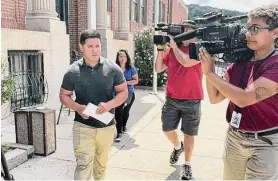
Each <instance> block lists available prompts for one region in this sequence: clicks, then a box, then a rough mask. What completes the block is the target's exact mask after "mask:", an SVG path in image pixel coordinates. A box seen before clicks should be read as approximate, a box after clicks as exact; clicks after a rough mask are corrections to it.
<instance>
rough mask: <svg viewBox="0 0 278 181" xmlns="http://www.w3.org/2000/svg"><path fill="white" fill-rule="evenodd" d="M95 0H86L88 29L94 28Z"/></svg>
mask: <svg viewBox="0 0 278 181" xmlns="http://www.w3.org/2000/svg"><path fill="white" fill-rule="evenodd" d="M96 9H97V8H96V0H88V8H87V10H88V29H94V30H95V29H96Z"/></svg>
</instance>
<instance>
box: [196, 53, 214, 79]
mask: <svg viewBox="0 0 278 181" xmlns="http://www.w3.org/2000/svg"><path fill="white" fill-rule="evenodd" d="M199 51H200V53H199V57H200V58H199V59H200V61H201V65H202V71H203V73H204V74H205V75H206V74H208V73H211V72H214V60H213V58H212V57H211V56H210V54H209V53H208V52H207V51H206V49H205V48H200V49H199Z"/></svg>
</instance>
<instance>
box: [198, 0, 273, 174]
mask: <svg viewBox="0 0 278 181" xmlns="http://www.w3.org/2000/svg"><path fill="white" fill-rule="evenodd" d="M247 30H248V32H247V33H246V38H247V43H248V47H249V48H250V49H252V50H254V57H253V58H252V59H251V60H248V61H239V62H237V63H235V64H232V65H231V66H230V67H229V68H228V70H227V73H226V75H225V79H226V81H225V80H222V79H221V78H220V77H218V76H217V75H216V74H215V73H214V70H213V69H214V68H213V67H214V64H213V60H212V58H211V56H210V55H209V54H208V53H207V52H206V50H204V49H202V48H201V49H200V54H199V56H200V60H201V64H202V69H203V72H204V74H205V76H206V79H207V91H208V95H209V98H210V101H211V102H212V103H218V102H221V101H223V100H224V99H225V98H227V99H229V100H230V103H229V105H228V109H227V114H226V119H227V122H228V123H229V124H230V126H229V129H228V132H227V138H226V145H225V152H224V175H223V178H224V179H225V180H244V179H246V180H269V179H270V180H278V52H277V50H275V48H274V40H275V39H276V38H277V35H278V6H277V5H276V6H275V5H270V6H264V7H260V8H256V9H254V10H251V11H250V12H249V20H248V23H247Z"/></svg>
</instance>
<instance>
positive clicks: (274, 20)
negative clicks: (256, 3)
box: [248, 4, 278, 29]
mask: <svg viewBox="0 0 278 181" xmlns="http://www.w3.org/2000/svg"><path fill="white" fill-rule="evenodd" d="M248 16H249V18H260V19H263V21H264V22H265V23H266V24H267V25H269V26H270V27H271V28H273V29H275V28H278V4H271V5H268V6H262V7H258V8H255V9H252V10H251V11H250V12H249V14H248Z"/></svg>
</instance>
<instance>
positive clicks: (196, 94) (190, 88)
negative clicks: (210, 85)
mask: <svg viewBox="0 0 278 181" xmlns="http://www.w3.org/2000/svg"><path fill="white" fill-rule="evenodd" d="M180 49H181V50H182V51H183V52H184V53H186V54H189V49H188V47H182V48H180ZM163 62H164V64H165V65H166V66H167V67H168V78H167V86H166V87H167V88H166V95H167V96H168V97H170V98H173V99H180V100H194V99H197V100H201V99H203V97H204V93H203V87H202V77H203V73H202V70H201V64H197V65H195V66H192V67H184V66H183V65H181V64H180V63H179V62H178V61H177V59H176V57H175V55H174V52H173V50H172V49H171V48H169V49H168V50H167V52H166V53H165V55H164V57H163Z"/></svg>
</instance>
